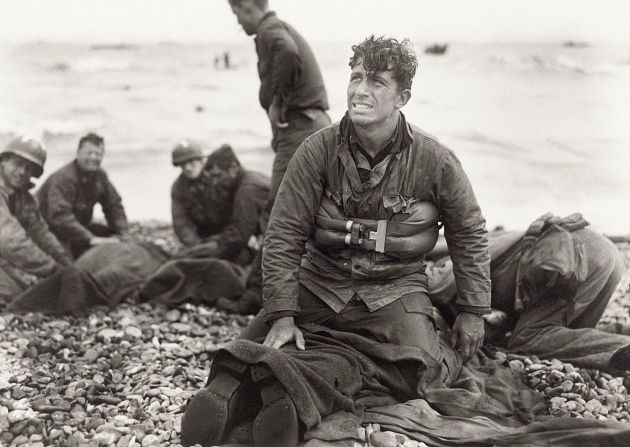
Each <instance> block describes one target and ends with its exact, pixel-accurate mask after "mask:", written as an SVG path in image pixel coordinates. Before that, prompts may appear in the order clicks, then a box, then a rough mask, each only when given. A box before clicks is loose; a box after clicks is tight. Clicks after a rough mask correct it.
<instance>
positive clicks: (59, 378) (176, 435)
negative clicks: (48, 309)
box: [0, 223, 630, 447]
mask: <svg viewBox="0 0 630 447" xmlns="http://www.w3.org/2000/svg"><path fill="white" fill-rule="evenodd" d="M134 231H135V233H136V234H138V235H140V236H141V237H142V238H144V239H145V240H150V241H154V242H155V241H158V243H159V245H160V246H162V248H164V249H165V250H166V251H168V252H170V253H173V252H175V251H177V249H178V248H179V246H178V244H177V242H176V240H175V239H174V237H173V235H172V230H171V229H170V227H169V226H168V225H165V224H161V223H148V224H144V225H141V226H138V225H136V226H135V227H134ZM624 248H625V252H626V253H630V250H628V247H624ZM628 296H630V281H629V280H628V277H627V275H626V277H625V278H624V280H623V282H622V284H621V285H620V288H619V290H618V291H617V294H616V295H615V297H614V299H613V301H612V302H611V305H610V306H609V308H608V310H607V313H606V315H605V317H604V319H606V321H613V320H614V321H621V320H624V321H627V320H628V319H629V317H628V315H629V310H630V303H629V301H630V300H629V299H628ZM248 321H249V318H247V317H242V316H236V315H229V314H226V313H224V312H219V311H216V310H214V309H210V308H207V307H204V306H196V305H192V304H184V305H181V306H180V307H178V308H167V307H164V306H161V305H153V304H140V305H133V304H122V305H120V306H118V307H117V308H115V309H109V308H95V309H94V310H93V311H92V312H91V313H90V314H89V315H87V316H85V317H64V318H56V317H54V318H53V317H48V316H44V315H38V314H24V315H12V314H3V315H0V365H1V366H0V445H7V446H9V445H11V446H26V445H28V446H33V447H44V446H69V447H74V446H94V447H96V446H117V447H132V446H137V447H140V446H142V447H149V446H177V445H179V444H180V442H181V441H180V430H181V427H180V423H181V416H182V413H183V409H184V406H185V404H186V402H187V400H188V399H189V398H190V397H191V396H192V395H193V394H194V393H195V392H196V391H197V390H199V389H200V388H202V387H203V386H204V385H205V381H206V378H207V374H208V370H209V366H210V361H211V359H212V357H213V355H214V353H215V352H216V351H217V350H218V349H219V348H220V347H221V346H223V345H224V344H225V343H227V342H228V341H230V340H232V339H233V338H234V337H235V336H236V335H237V334H238V333H239V331H240V330H241V328H242V327H244V326H245V325H246V324H247V322H248ZM507 360H508V361H509V364H510V366H511V367H513V368H517V369H521V370H524V371H525V374H526V378H527V379H526V380H527V383H528V384H529V386H531V387H532V388H534V389H536V390H538V391H540V392H542V393H544V394H545V396H546V397H547V401H548V410H549V414H551V415H553V416H559V417H576V418H593V419H600V420H604V419H606V420H617V421H623V422H627V421H629V420H630V415H629V414H630V413H629V411H630V398H629V397H628V393H627V390H628V386H630V379H629V378H628V377H613V376H612V375H610V374H608V373H606V372H602V371H596V370H590V369H581V368H577V367H574V366H572V365H570V364H567V363H562V362H559V361H557V360H551V361H549V360H540V359H538V358H536V357H521V356H508V358H507ZM379 436H380V435H379ZM392 436H393V435H392ZM384 445H388V444H387V443H385V444H384Z"/></svg>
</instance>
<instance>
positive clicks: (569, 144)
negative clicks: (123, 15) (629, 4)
mask: <svg viewBox="0 0 630 447" xmlns="http://www.w3.org/2000/svg"><path fill="white" fill-rule="evenodd" d="M350 44H351V43H350V42H340V43H336V44H327V45H323V44H322V45H314V50H315V52H316V53H317V56H318V59H319V61H320V65H321V67H322V71H323V74H324V78H325V81H326V84H327V87H328V92H329V97H330V101H331V111H330V114H331V117H332V118H333V120H338V119H339V118H340V117H341V116H342V115H343V113H344V111H345V89H346V85H347V80H348V74H349V69H348V67H347V61H348V57H349V55H350V54H349V46H350ZM417 48H418V49H419V50H421V49H422V48H423V45H421V44H417ZM224 50H228V51H230V54H231V59H232V61H233V62H234V64H235V65H236V66H235V68H233V69H230V70H224V69H217V68H215V67H214V56H215V55H217V54H219V53H222V52H223V51H224ZM420 52H421V51H419V53H420ZM420 56H421V59H420V69H419V72H418V75H417V76H416V79H415V81H414V87H413V97H412V100H411V102H410V103H409V104H408V105H407V106H406V108H405V109H404V112H405V113H406V115H407V117H408V119H409V120H410V121H411V122H413V123H415V124H417V125H418V126H420V127H421V128H423V129H424V130H426V131H427V132H429V133H431V134H433V135H435V136H437V137H438V138H439V139H440V140H441V141H442V142H443V143H445V144H446V145H447V146H449V147H450V148H452V149H453V150H455V152H456V153H457V154H458V156H459V157H460V158H461V160H462V162H463V164H464V167H465V169H466V171H467V172H468V174H469V176H470V177H471V181H472V183H473V186H474V188H475V191H476V193H477V196H478V199H479V201H480V203H481V205H482V208H483V210H484V213H485V215H486V217H487V219H488V223H489V225H490V226H494V225H498V224H504V225H506V226H507V227H509V228H523V227H524V226H526V225H527V224H528V223H529V222H530V221H531V220H533V219H534V218H535V217H537V216H538V215H540V214H542V213H544V212H546V211H552V212H554V213H556V214H560V215H565V214H569V213H571V212H574V211H580V212H582V213H583V214H584V215H585V216H586V217H587V219H589V220H590V221H591V222H592V224H593V226H594V227H596V228H598V229H601V230H604V231H607V232H609V233H623V234H628V233H630V207H629V206H628V205H630V175H628V174H627V171H628V166H629V165H630V155H629V152H630V130H629V128H628V124H627V122H628V119H629V117H630V48H625V47H602V46H593V47H588V48H565V47H562V46H561V45H555V44H554V45H519V46H508V45H501V46H466V45H451V47H450V48H449V50H448V52H447V54H446V55H444V56H429V55H422V54H421V55H420ZM0 64H1V66H2V67H3V68H2V70H0V144H1V145H4V144H5V143H6V141H8V139H9V138H11V136H12V135H14V134H16V133H28V134H34V135H35V136H38V137H40V138H42V139H43V140H44V141H45V143H46V144H47V147H48V150H49V161H48V164H47V166H46V173H45V174H44V177H45V176H46V175H47V173H49V172H51V171H52V170H54V169H56V168H58V167H59V166H61V165H62V164H64V163H66V162H67V161H69V160H70V159H72V157H73V155H74V152H75V149H76V142H77V140H78V138H79V137H80V136H81V135H82V134H84V133H85V132H88V131H96V132H98V133H101V134H102V135H104V136H105V138H106V147H107V155H106V159H105V167H106V169H107V170H108V172H109V174H110V177H111V178H112V180H113V181H114V183H115V184H116V186H117V188H118V189H119V191H120V192H121V195H122V196H123V200H124V204H125V207H126V209H127V212H128V215H129V216H130V218H131V219H147V218H157V219H170V197H169V190H170V185H171V183H172V181H173V179H174V178H175V177H176V176H177V174H178V171H177V170H176V169H175V168H173V167H172V166H171V165H170V151H171V149H172V147H173V145H174V144H175V143H176V142H177V141H179V140H181V139H182V138H185V137H194V138H197V139H200V140H202V141H204V142H206V143H207V145H208V149H211V148H214V147H218V146H219V145H220V144H221V143H223V142H229V143H231V144H232V145H233V146H234V148H235V149H236V151H237V153H238V154H239V156H240V158H241V160H242V162H243V164H244V165H245V166H247V167H248V168H251V169H257V170H260V171H263V172H270V169H271V162H272V152H271V150H270V149H269V139H270V130H269V124H268V122H267V118H266V116H265V114H264V112H263V111H262V110H261V109H260V107H259V105H258V100H257V97H258V96H257V92H258V82H259V81H258V78H257V74H256V56H255V52H254V47H253V43H251V42H248V41H244V42H242V43H240V44H238V45H231V46H221V47H218V46H214V45H174V44H155V45H143V46H123V47H119V48H92V47H90V46H89V45H83V46H79V45H61V44H41V43H40V44H30V45H21V46H6V45H5V46H0Z"/></svg>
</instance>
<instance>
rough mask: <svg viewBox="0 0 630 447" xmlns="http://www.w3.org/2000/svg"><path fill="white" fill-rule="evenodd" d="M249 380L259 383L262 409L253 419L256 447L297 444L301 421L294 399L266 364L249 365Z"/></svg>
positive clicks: (286, 446)
mask: <svg viewBox="0 0 630 447" xmlns="http://www.w3.org/2000/svg"><path fill="white" fill-rule="evenodd" d="M252 380H253V381H254V382H255V383H256V384H259V386H260V396H261V398H262V409H261V410H260V412H259V413H258V416H256V419H254V427H253V435H254V445H255V446H256V447H296V446H297V445H298V443H299V436H300V425H299V419H298V414H297V410H296V408H295V404H294V403H293V400H292V399H291V398H290V397H289V395H288V394H287V391H286V389H285V388H284V386H282V385H281V384H280V382H278V381H277V379H276V378H275V376H274V375H273V373H272V372H271V370H269V369H268V368H267V367H265V366H259V365H257V366H253V367H252Z"/></svg>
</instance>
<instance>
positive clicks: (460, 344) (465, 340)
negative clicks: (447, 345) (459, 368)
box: [451, 312, 484, 362]
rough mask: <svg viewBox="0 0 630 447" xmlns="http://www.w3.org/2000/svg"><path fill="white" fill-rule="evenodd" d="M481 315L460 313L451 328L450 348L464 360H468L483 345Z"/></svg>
mask: <svg viewBox="0 0 630 447" xmlns="http://www.w3.org/2000/svg"><path fill="white" fill-rule="evenodd" d="M483 323H484V322H483V317H482V316H481V315H477V314H472V313H469V312H460V313H459V315H457V318H456V319H455V323H454V324H453V327H452V328H451V346H453V348H455V349H457V350H458V351H459V353H460V354H461V355H462V357H463V358H464V362H466V361H468V360H470V358H471V357H472V356H473V355H475V353H476V352H477V351H478V350H479V348H481V346H482V345H483V336H484V324H483Z"/></svg>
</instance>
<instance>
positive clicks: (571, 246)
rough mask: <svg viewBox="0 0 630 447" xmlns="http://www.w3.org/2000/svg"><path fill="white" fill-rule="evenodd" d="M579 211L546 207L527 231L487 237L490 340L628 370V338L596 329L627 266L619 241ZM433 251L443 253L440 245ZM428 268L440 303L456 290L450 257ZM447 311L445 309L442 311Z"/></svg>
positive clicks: (545, 355) (594, 365) (434, 298)
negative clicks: (554, 211)
mask: <svg viewBox="0 0 630 447" xmlns="http://www.w3.org/2000/svg"><path fill="white" fill-rule="evenodd" d="M587 225H588V222H586V220H584V218H583V217H582V216H581V215H580V214H573V215H571V216H569V217H566V218H558V217H555V216H552V215H551V214H545V215H544V216H542V217H540V218H539V219H537V220H535V221H534V222H533V223H532V224H531V225H530V227H529V228H528V230H527V231H526V232H502V233H499V234H495V235H492V236H491V238H490V245H489V248H490V255H491V259H492V263H491V278H492V308H493V310H494V311H493V313H492V314H490V315H488V316H486V317H485V318H486V319H487V322H488V323H489V324H488V326H489V329H490V330H488V331H486V334H487V335H490V334H493V333H494V336H492V337H486V341H490V342H492V343H493V344H498V345H501V344H505V345H506V346H507V349H508V350H509V351H511V352H516V353H521V354H529V355H531V354H535V355H538V356H539V357H543V358H549V359H552V358H555V359H559V360H562V361H565V362H571V363H576V364H578V365H582V366H585V367H590V368H596V369H605V370H610V369H613V370H628V369H630V337H628V336H626V335H618V334H610V333H606V332H603V331H600V330H598V329H594V328H595V326H596V325H597V322H598V321H599V319H600V317H601V316H602V314H603V312H604V310H605V308H606V305H607V304H608V301H609V300H610V298H611V296H612V294H613V292H614V291H615V288H616V286H617V284H618V283H619V281H620V279H621V276H622V274H623V271H624V266H623V261H622V257H621V254H620V252H619V251H618V250H617V248H616V247H615V246H614V244H612V242H610V241H609V240H608V239H606V238H605V237H604V236H603V235H601V234H600V233H597V232H596V231H593V230H591V229H589V228H586V227H587ZM440 246H441V249H438V248H437V247H436V250H434V252H432V254H431V257H432V258H434V259H436V258H437V257H438V256H439V255H441V254H446V253H447V249H446V246H445V244H441V245H438V247H440ZM437 264H438V267H437V268H436V269H433V270H429V273H430V274H429V295H430V296H431V299H432V301H433V303H434V304H435V305H437V306H439V307H441V308H442V309H444V304H445V303H449V302H452V300H453V299H454V298H455V297H456V295H457V289H456V285H455V278H454V276H453V274H452V264H451V263H450V261H449V260H448V259H442V260H441V261H439V262H437ZM444 313H445V314H447V313H448V310H447V311H446V312H444Z"/></svg>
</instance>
